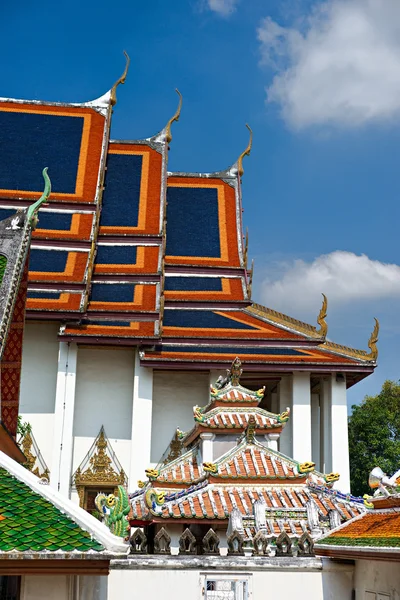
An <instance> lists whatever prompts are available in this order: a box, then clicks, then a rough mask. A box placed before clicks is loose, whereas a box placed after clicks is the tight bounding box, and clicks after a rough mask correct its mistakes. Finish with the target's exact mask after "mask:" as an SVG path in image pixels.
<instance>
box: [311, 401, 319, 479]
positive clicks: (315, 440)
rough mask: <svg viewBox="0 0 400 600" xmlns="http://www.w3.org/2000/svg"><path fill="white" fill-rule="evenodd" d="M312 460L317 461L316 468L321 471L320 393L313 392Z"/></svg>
mask: <svg viewBox="0 0 400 600" xmlns="http://www.w3.org/2000/svg"><path fill="white" fill-rule="evenodd" d="M311 460H312V461H313V462H315V468H316V469H317V470H318V471H319V470H320V468H321V467H320V464H321V453H320V424H319V394H311Z"/></svg>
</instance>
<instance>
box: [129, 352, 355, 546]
mask: <svg viewBox="0 0 400 600" xmlns="http://www.w3.org/2000/svg"><path fill="white" fill-rule="evenodd" d="M240 374H241V367H240V361H239V359H236V360H235V362H234V364H233V366H232V368H231V370H230V372H228V374H227V376H226V378H220V380H219V382H217V384H216V385H215V386H214V387H212V388H211V392H210V402H209V404H208V405H207V406H206V407H205V408H203V409H200V408H199V407H195V409H194V420H195V426H194V428H193V429H192V430H191V431H190V432H189V433H186V434H185V433H182V432H179V431H177V433H176V434H175V436H174V438H173V440H172V442H171V445H170V448H169V453H168V455H167V457H166V458H165V459H164V460H162V461H160V463H159V465H158V466H157V467H156V468H155V469H149V470H147V471H146V474H147V477H148V480H147V481H146V482H140V485H141V489H139V490H138V491H136V492H134V493H133V494H131V496H130V497H131V505H132V511H131V515H130V518H131V523H132V524H135V523H136V524H138V523H139V522H140V523H146V522H172V521H175V520H177V519H178V520H181V521H183V522H187V523H189V522H207V523H212V522H215V524H218V523H224V522H225V524H226V522H227V520H228V519H229V516H230V514H231V513H232V510H233V509H238V510H239V512H240V514H241V515H242V518H243V519H244V520H245V521H244V522H245V523H247V527H248V528H250V529H251V528H252V527H253V525H254V523H253V505H254V503H255V502H256V501H261V502H262V503H263V504H264V508H265V514H266V519H267V535H269V536H270V537H274V536H275V537H276V536H278V535H280V534H281V533H282V532H286V533H287V534H288V535H289V536H293V537H301V536H302V535H303V534H304V533H306V532H311V534H312V535H316V533H317V532H318V533H319V534H321V533H322V531H325V530H328V529H329V527H330V523H331V521H332V517H331V516H332V514H335V515H336V516H335V519H336V520H335V519H334V520H333V521H332V522H336V523H337V522H343V521H347V520H349V519H352V518H354V517H356V516H358V515H360V514H362V513H363V512H364V511H365V508H364V501H363V500H362V499H360V498H355V497H353V496H350V495H345V494H341V493H340V492H338V491H337V490H333V488H332V485H333V483H334V482H335V481H337V480H338V478H339V476H338V474H335V473H331V474H328V475H324V474H322V473H318V472H316V471H315V468H314V467H315V465H314V463H312V462H309V463H302V464H299V463H298V462H296V461H295V460H293V459H292V458H289V457H287V456H285V455H283V454H281V453H280V452H277V451H275V450H273V449H271V448H269V447H268V446H267V445H266V442H265V443H262V442H261V441H260V439H257V437H256V436H257V435H258V434H259V433H262V434H264V433H265V430H267V431H268V432H275V433H276V432H281V431H282V429H283V427H284V424H285V422H286V421H287V419H288V417H289V414H288V413H283V414H282V415H274V414H272V413H267V412H266V411H264V410H263V409H261V408H259V407H258V403H259V402H260V400H261V399H262V396H263V390H259V391H258V392H253V391H251V390H248V389H246V388H244V387H243V386H241V385H240V381H239V377H240ZM227 404H228V405H230V407H231V408H232V410H233V411H234V412H233V414H235V413H237V412H238V411H241V415H242V425H241V426H240V427H239V426H237V427H236V426H235V427H234V428H233V427H232V428H231V427H225V426H223V427H222V426H221V427H218V428H215V427H212V424H213V421H212V420H210V418H209V415H210V414H211V413H213V419H217V420H218V423H222V422H223V421H222V419H223V418H224V419H226V416H225V415H226V411H227V410H228V409H227V407H226V405H227ZM264 413H265V417H264ZM267 416H268V417H267ZM261 417H264V418H265V423H264V422H262V427H260V418H261ZM235 425H236V422H235ZM200 427H202V428H203V429H200ZM204 431H212V432H214V433H216V435H217V436H218V439H222V440H223V436H225V438H226V440H227V441H229V442H230V448H229V449H228V450H227V451H226V450H225V451H224V452H223V453H222V454H221V455H220V456H217V457H216V458H214V460H213V461H212V462H203V457H202V446H201V433H202V432H204ZM231 431H234V432H235V433H236V435H238V438H237V441H236V442H235V441H234V440H233V441H232V439H231V438H232V436H231V435H230V433H231ZM216 448H218V446H216ZM167 452H168V451H167ZM215 452H217V450H214V456H215ZM310 511H311V513H313V514H314V521H312V520H310ZM250 529H249V531H250Z"/></svg>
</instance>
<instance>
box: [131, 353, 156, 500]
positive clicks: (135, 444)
mask: <svg viewBox="0 0 400 600" xmlns="http://www.w3.org/2000/svg"><path fill="white" fill-rule="evenodd" d="M152 413H153V369H149V368H147V367H142V366H140V357H139V351H136V354H135V375H134V379H133V406H132V434H131V467H130V473H129V483H128V486H129V490H135V489H137V482H138V480H139V479H145V469H148V468H149V467H150V466H151V454H150V453H151V420H152Z"/></svg>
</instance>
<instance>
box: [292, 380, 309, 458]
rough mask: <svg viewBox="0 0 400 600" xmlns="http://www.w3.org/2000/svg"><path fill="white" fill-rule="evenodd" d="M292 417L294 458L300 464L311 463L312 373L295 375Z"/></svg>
mask: <svg viewBox="0 0 400 600" xmlns="http://www.w3.org/2000/svg"><path fill="white" fill-rule="evenodd" d="M291 416H292V436H293V458H294V459H295V460H297V461H299V462H300V463H302V462H306V461H310V460H311V456H312V452H311V387H310V373H303V372H294V373H293V408H292V415H291Z"/></svg>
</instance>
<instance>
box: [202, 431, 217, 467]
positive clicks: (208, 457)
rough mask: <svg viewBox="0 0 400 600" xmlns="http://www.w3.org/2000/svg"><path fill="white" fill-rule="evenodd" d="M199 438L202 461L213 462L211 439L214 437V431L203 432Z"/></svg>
mask: <svg viewBox="0 0 400 600" xmlns="http://www.w3.org/2000/svg"><path fill="white" fill-rule="evenodd" d="M200 438H201V457H202V461H203V463H205V462H213V460H214V452H213V441H214V439H215V433H209V432H203V433H201V434H200Z"/></svg>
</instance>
